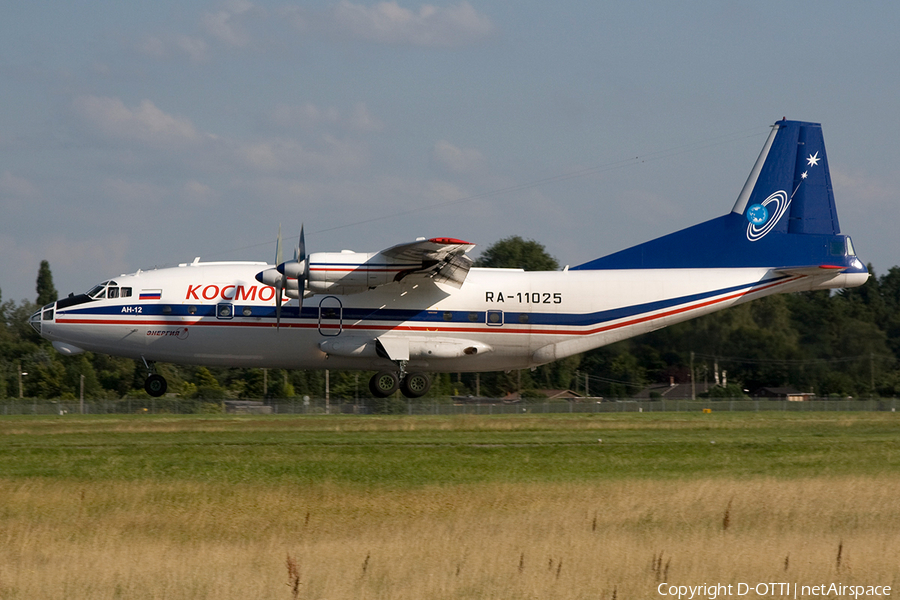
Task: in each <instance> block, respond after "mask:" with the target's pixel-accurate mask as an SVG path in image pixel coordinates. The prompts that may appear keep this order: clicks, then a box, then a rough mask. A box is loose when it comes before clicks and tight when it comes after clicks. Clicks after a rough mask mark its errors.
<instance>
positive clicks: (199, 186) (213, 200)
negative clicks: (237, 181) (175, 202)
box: [181, 180, 219, 206]
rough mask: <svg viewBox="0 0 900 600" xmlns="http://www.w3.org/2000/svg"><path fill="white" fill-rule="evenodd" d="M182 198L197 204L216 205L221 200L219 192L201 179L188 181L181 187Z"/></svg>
mask: <svg viewBox="0 0 900 600" xmlns="http://www.w3.org/2000/svg"><path fill="white" fill-rule="evenodd" d="M181 196H182V198H183V199H184V200H185V201H186V202H189V203H191V204H194V205H196V206H215V205H216V204H218V201H219V193H218V192H216V191H215V190H214V189H213V188H211V187H210V186H208V185H206V184H205V183H200V182H199V181H194V180H191V181H188V182H187V183H185V184H184V186H182V188H181Z"/></svg>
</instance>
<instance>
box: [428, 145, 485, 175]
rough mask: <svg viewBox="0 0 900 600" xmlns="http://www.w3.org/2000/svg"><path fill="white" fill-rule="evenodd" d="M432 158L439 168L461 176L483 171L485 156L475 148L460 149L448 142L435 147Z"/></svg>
mask: <svg viewBox="0 0 900 600" xmlns="http://www.w3.org/2000/svg"><path fill="white" fill-rule="evenodd" d="M431 157H432V159H433V160H434V162H435V163H437V165H438V166H440V167H441V168H442V169H444V170H446V171H450V172H452V173H460V174H464V173H466V174H471V173H476V172H479V171H481V170H482V168H483V167H484V155H483V154H482V153H481V152H480V151H478V150H475V149H474V148H459V147H457V146H454V145H453V144H451V143H450V142H448V141H447V140H441V141H439V142H438V143H436V144H435V145H434V148H433V149H432V151H431Z"/></svg>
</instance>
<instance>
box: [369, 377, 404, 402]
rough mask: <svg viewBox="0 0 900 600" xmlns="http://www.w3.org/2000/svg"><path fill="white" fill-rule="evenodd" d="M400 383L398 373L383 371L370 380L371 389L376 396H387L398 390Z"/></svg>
mask: <svg viewBox="0 0 900 600" xmlns="http://www.w3.org/2000/svg"><path fill="white" fill-rule="evenodd" d="M399 385H400V382H399V381H398V380H397V375H396V373H391V372H390V371H381V372H379V373H376V374H375V376H374V377H372V379H370V380H369V391H370V392H372V395H373V396H375V397H376V398H387V397H388V396H390V395H391V394H393V393H394V392H396V391H397V387H398V386H399Z"/></svg>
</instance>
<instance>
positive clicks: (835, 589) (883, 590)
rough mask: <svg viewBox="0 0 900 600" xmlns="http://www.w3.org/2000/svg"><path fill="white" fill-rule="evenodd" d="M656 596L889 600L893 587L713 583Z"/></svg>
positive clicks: (669, 588) (664, 587) (672, 588)
mask: <svg viewBox="0 0 900 600" xmlns="http://www.w3.org/2000/svg"><path fill="white" fill-rule="evenodd" d="M656 593H657V594H659V595H660V596H668V597H672V598H677V599H678V600H692V599H693V598H697V599H708V600H716V599H717V598H795V599H799V598H819V597H828V598H854V599H858V598H889V597H890V596H891V586H889V585H844V584H842V583H820V584H818V585H802V584H799V583H793V582H768V583H729V584H724V583H712V584H706V583H704V584H703V585H670V584H669V583H668V582H664V583H661V584H659V585H658V586H657V587H656Z"/></svg>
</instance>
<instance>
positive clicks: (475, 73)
mask: <svg viewBox="0 0 900 600" xmlns="http://www.w3.org/2000/svg"><path fill="white" fill-rule="evenodd" d="M0 14H2V16H3V18H2V19H0V293H2V299H3V300H4V301H5V300H16V301H19V300H22V299H29V300H31V301H33V300H34V299H35V296H36V293H35V279H36V277H37V272H38V267H39V265H40V261H41V260H48V261H49V262H50V267H51V269H52V272H53V277H54V282H55V284H56V288H57V290H58V291H59V293H60V295H61V296H62V295H66V294H68V293H69V292H75V293H80V292H83V291H86V290H87V289H89V288H90V287H92V286H93V285H94V284H96V283H98V282H100V281H102V280H106V279H109V278H112V277H115V276H116V275H118V274H120V273H130V272H134V271H136V270H137V269H150V268H154V267H163V266H171V265H176V264H178V263H183V262H190V261H192V260H193V259H194V257H196V256H200V257H201V260H204V261H206V260H263V261H269V262H272V261H273V260H274V255H275V238H276V235H277V231H278V228H279V226H281V228H282V230H283V232H284V236H285V240H286V244H288V245H290V244H294V243H296V238H297V235H298V234H299V230H300V227H301V224H303V225H304V226H305V231H306V246H307V249H308V251H310V252H314V251H337V250H342V249H352V250H356V251H361V252H362V251H365V252H373V251H377V250H380V249H383V248H386V247H389V246H392V245H394V244H398V243H402V242H407V241H412V240H414V239H415V238H417V237H420V236H425V237H455V238H460V239H463V240H466V241H468V242H471V243H474V244H477V245H478V246H477V247H476V248H475V250H473V251H472V255H473V256H475V257H477V256H478V253H479V251H480V250H483V249H485V248H486V247H488V246H490V245H491V244H492V243H494V242H496V241H498V240H500V239H502V238H505V237H508V236H512V235H520V236H522V237H524V238H526V239H534V240H537V241H538V242H540V243H542V244H543V245H544V246H545V247H546V248H547V250H548V252H549V253H550V254H552V255H553V256H554V257H556V258H557V259H558V261H559V262H560V264H561V265H566V264H569V265H573V266H574V265H577V264H580V263H583V262H586V261H588V260H591V259H593V258H597V257H599V256H603V255H606V254H609V253H611V252H615V251H617V250H620V249H622V248H625V247H628V246H631V245H634V244H636V243H640V242H643V241H646V240H648V239H652V238H654V237H657V236H660V235H663V234H666V233H669V232H672V231H675V230H677V229H681V228H683V227H686V226H689V225H692V224H694V223H698V222H701V221H705V220H707V219H711V218H714V217H717V216H719V215H721V214H725V213H726V212H728V211H729V210H730V209H731V207H732V205H733V204H734V201H735V199H736V198H737V195H738V194H739V192H740V190H741V187H742V186H743V184H744V181H745V180H746V178H747V175H748V173H749V172H750V169H751V167H752V165H753V162H754V161H755V159H756V157H757V155H758V154H759V151H760V149H761V148H762V145H763V143H764V141H765V138H766V135H767V134H768V131H769V127H770V126H771V125H772V124H773V123H774V122H775V121H777V120H780V119H781V118H782V117H784V116H786V117H787V118H788V119H795V120H803V121H814V122H820V123H822V126H823V131H824V135H825V141H826V145H827V148H828V158H829V163H830V164H829V167H830V170H831V175H832V181H833V185H834V190H835V198H836V201H837V206H838V214H839V218H840V224H841V229H842V232H843V233H845V234H848V235H850V236H852V238H853V242H854V246H855V247H856V250H857V252H858V254H859V256H860V258H861V259H862V260H863V262H868V263H872V264H873V265H874V267H875V271H876V273H878V274H883V273H884V272H885V271H886V270H887V269H888V268H890V267H892V266H895V265H898V264H900V236H898V235H897V223H898V216H900V206H898V202H897V198H896V193H895V190H897V189H898V183H900V182H898V179H900V176H898V170H897V168H896V167H895V163H896V160H897V150H896V144H897V141H898V140H900V118H898V116H897V98H900V75H898V74H900V71H898V64H900V36H898V35H896V24H897V23H900V4H898V3H896V2H880V1H873V2H867V3H855V4H853V5H852V7H850V5H848V4H846V3H842V2H830V1H827V0H823V1H819V2H806V1H798V2H775V1H767V0H762V1H758V2H753V3H745V2H742V3H739V2H731V1H727V0H725V1H722V0H716V1H697V2H685V3H679V4H677V5H673V4H671V3H664V2H640V1H639V2H608V3H607V2H596V0H589V1H582V0H570V1H568V2H564V3H548V2H537V1H534V0H520V1H517V2H509V1H508V0H507V1H500V0H464V1H460V0H449V1H433V2H427V3H425V2H420V1H419V0H396V1H390V2H373V1H371V0H338V1H328V0H326V1H318V2H290V1H287V0H284V1H271V2H270V1H263V0H258V1H253V2H251V1H248V0H235V1H218V0H211V1H206V0H198V1H195V2H189V3H185V2H181V1H177V2H176V1H170V0H155V1H154V2H132V3H124V2H120V1H118V0H116V1H112V0H93V1H90V2H84V3H72V2H62V1H53V0H50V1H45V2H4V3H3V8H2V13H0Z"/></svg>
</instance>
